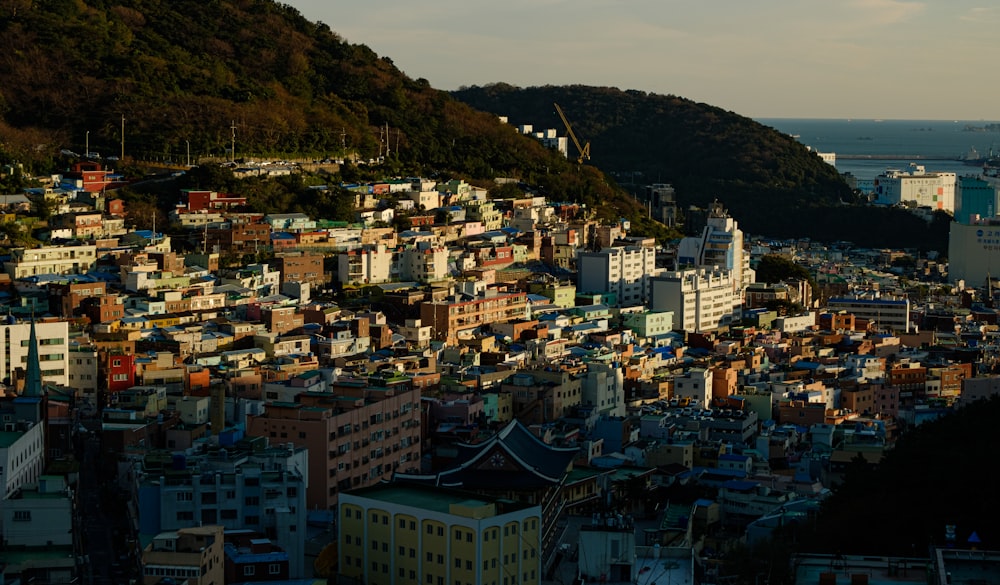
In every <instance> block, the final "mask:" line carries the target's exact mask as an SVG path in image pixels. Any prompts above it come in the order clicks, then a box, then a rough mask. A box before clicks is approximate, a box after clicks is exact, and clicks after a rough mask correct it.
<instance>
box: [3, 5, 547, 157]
mask: <svg viewBox="0 0 1000 585" xmlns="http://www.w3.org/2000/svg"><path fill="white" fill-rule="evenodd" d="M0 63H2V66H0V115H2V125H0V133H2V135H3V137H4V140H3V143H4V149H5V150H7V151H8V153H10V154H12V155H16V156H18V157H19V158H20V159H21V160H31V159H33V158H36V157H38V156H43V155H46V154H51V153H52V152H58V148H59V146H58V145H62V148H72V149H73V150H76V151H77V152H79V151H82V149H83V148H84V146H85V141H86V138H87V133H88V132H89V144H90V147H91V149H93V150H97V151H98V152H102V153H105V154H110V153H117V152H118V151H119V148H120V146H119V145H120V142H121V138H122V136H121V128H122V117H124V126H125V143H126V147H125V149H126V153H127V154H128V155H131V156H136V157H141V158H150V157H160V158H173V159H174V160H178V159H179V158H180V157H184V156H186V153H187V150H188V146H189V145H190V152H191V153H192V155H193V156H194V157H195V158H198V157H200V156H205V155H208V154H214V155H217V156H221V155H225V152H226V149H227V148H229V146H230V144H231V141H232V137H233V134H234V132H235V141H236V152H237V155H238V156H275V155H279V156H280V155H282V154H286V155H293V154H297V155H302V156H320V155H321V156H330V157H336V156H340V155H342V154H343V152H344V151H345V150H346V151H348V152H357V154H358V155H359V156H361V157H364V158H370V157H377V156H378V155H379V153H380V152H383V153H384V151H385V150H386V148H389V149H391V151H392V153H393V156H392V157H391V158H392V160H393V161H398V162H399V164H400V166H402V167H405V168H406V170H412V171H419V170H421V169H420V168H414V167H426V168H437V169H453V170H456V171H460V172H464V173H466V174H468V175H470V176H488V175H505V174H508V173H523V172H531V170H532V169H534V168H535V167H538V168H542V169H544V168H545V167H546V165H549V164H551V163H550V161H549V160H546V159H548V158H549V155H550V153H549V152H547V151H546V150H545V149H544V148H541V147H540V146H538V145H537V144H536V143H535V142H534V141H531V140H529V139H526V138H523V137H520V136H518V135H517V134H516V132H514V131H512V130H511V129H510V128H509V127H507V126H504V125H502V124H499V123H498V122H497V120H496V118H495V117H494V116H490V115H488V114H485V113H480V112H476V111H474V110H472V108H470V107H468V106H466V105H464V104H461V103H459V102H458V101H456V100H454V99H453V98H451V97H450V96H449V95H448V94H447V93H445V92H442V91H438V90H435V89H433V88H431V87H430V86H429V84H428V83H427V81H426V80H423V79H412V78H410V77H408V76H406V75H404V74H403V73H402V72H400V71H399V70H398V69H397V68H396V67H395V66H394V65H393V63H392V61H391V59H390V58H389V57H380V56H378V55H376V54H375V53H374V52H373V51H372V50H371V49H369V48H368V47H366V46H365V45H361V44H351V43H348V42H346V41H345V40H344V39H342V38H341V37H339V36H338V35H337V33H336V32H334V31H333V30H332V29H331V28H330V27H329V26H327V25H325V24H322V23H314V22H310V21H308V20H306V19H305V18H304V17H302V16H301V15H300V14H299V13H298V11H296V10H295V9H294V8H292V7H289V6H285V5H282V4H278V3H275V2H272V1H270V0H149V1H144V2H131V1H124V0H9V1H4V2H0ZM233 126H235V128H234V127H233ZM53 147H55V148H56V150H54V151H53ZM397 153H398V154H397Z"/></svg>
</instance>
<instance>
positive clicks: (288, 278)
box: [274, 252, 326, 286]
mask: <svg viewBox="0 0 1000 585" xmlns="http://www.w3.org/2000/svg"><path fill="white" fill-rule="evenodd" d="M274 265H275V267H276V268H277V269H278V270H279V271H280V272H281V282H282V283H287V282H308V283H309V284H312V285H315V286H322V285H324V284H325V283H326V275H325V273H324V272H323V255H322V254H309V253H306V252H291V253H289V252H286V253H283V254H277V255H276V257H275V259H274Z"/></svg>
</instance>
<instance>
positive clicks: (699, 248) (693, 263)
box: [677, 203, 755, 314]
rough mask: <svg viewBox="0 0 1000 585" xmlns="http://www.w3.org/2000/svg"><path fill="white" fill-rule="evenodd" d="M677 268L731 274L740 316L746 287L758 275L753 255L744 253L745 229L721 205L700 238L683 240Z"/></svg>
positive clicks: (678, 250) (712, 209)
mask: <svg viewBox="0 0 1000 585" xmlns="http://www.w3.org/2000/svg"><path fill="white" fill-rule="evenodd" d="M677 265H678V267H694V268H705V269H709V270H714V269H718V268H722V269H725V270H729V271H731V272H732V285H733V293H734V298H733V302H734V312H735V313H736V314H739V312H740V310H741V309H742V305H743V297H744V290H745V289H746V286H747V285H749V284H751V283H753V282H754V280H755V273H754V271H753V270H751V269H750V255H749V254H744V250H743V230H741V229H740V227H739V223H737V221H736V220H735V219H733V218H732V217H730V216H729V214H728V213H727V212H726V210H725V209H723V207H722V205H721V204H719V203H715V204H713V206H712V208H711V209H710V210H709V214H708V219H707V223H706V225H705V228H704V229H703V230H702V233H701V235H700V236H697V237H687V238H683V239H682V240H681V241H680V244H679V245H678V247H677Z"/></svg>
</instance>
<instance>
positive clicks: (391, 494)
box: [349, 482, 530, 514]
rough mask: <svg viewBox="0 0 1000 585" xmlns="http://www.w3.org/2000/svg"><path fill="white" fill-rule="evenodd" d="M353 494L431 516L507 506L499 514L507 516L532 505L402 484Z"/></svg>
mask: <svg viewBox="0 0 1000 585" xmlns="http://www.w3.org/2000/svg"><path fill="white" fill-rule="evenodd" d="M349 493H350V495H354V496H359V497H363V498H368V499H372V500H377V501H380V502H386V503H389V504H396V505H398V506H408V507H410V508H419V509H421V510H429V511H431V512H440V513H444V514H450V513H451V506H452V505H453V504H458V505H461V506H463V507H468V508H476V507H479V506H486V505H489V504H500V505H502V506H503V511H501V509H499V507H498V510H497V514H503V513H505V512H510V511H514V510H520V509H523V508H528V507H530V505H528V504H520V503H513V502H510V501H509V500H500V499H492V498H490V499H487V498H483V497H480V496H479V495H478V494H473V493H469V492H463V491H459V490H449V489H442V488H438V487H430V486H424V485H415V484H405V483H399V482H397V483H385V484H377V485H374V486H371V487H366V488H361V489H359V490H354V491H352V492H349ZM511 506H514V507H511Z"/></svg>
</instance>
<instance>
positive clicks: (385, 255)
mask: <svg viewBox="0 0 1000 585" xmlns="http://www.w3.org/2000/svg"><path fill="white" fill-rule="evenodd" d="M394 257H395V251H394V250H390V249H388V248H386V246H385V245H384V244H378V245H375V246H365V247H364V248H362V249H359V250H350V251H348V252H344V253H342V254H340V255H339V256H337V281H338V282H340V283H341V284H375V283H380V282H389V281H390V280H392V278H393V277H394V275H395V273H394V271H393V260H394Z"/></svg>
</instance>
